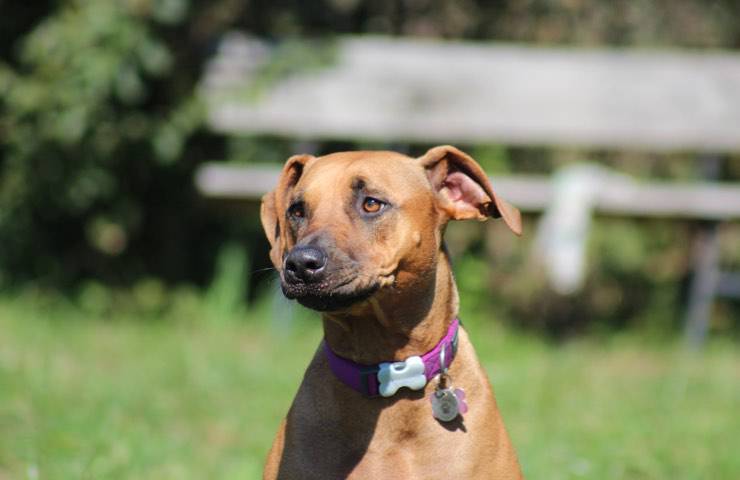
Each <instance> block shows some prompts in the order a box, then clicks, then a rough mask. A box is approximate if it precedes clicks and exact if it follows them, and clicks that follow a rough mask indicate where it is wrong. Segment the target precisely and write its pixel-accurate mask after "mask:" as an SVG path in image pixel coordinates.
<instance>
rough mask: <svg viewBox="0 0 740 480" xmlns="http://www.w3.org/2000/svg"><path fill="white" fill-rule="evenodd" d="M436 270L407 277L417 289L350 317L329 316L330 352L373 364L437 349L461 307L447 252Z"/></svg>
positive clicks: (380, 299) (383, 298)
mask: <svg viewBox="0 0 740 480" xmlns="http://www.w3.org/2000/svg"><path fill="white" fill-rule="evenodd" d="M432 270H433V272H432V273H431V274H429V275H423V276H419V277H414V276H413V275H411V278H410V279H409V278H406V280H407V281H408V282H410V283H413V284H414V286H413V288H406V289H402V290H397V289H396V290H389V291H387V292H383V294H381V295H376V296H375V297H374V298H373V299H371V300H370V301H368V302H365V303H364V304H363V305H361V306H358V307H357V308H355V309H353V310H352V311H351V312H349V313H341V314H335V313H331V314H324V315H323V316H322V320H323V324H324V337H325V339H326V342H327V344H328V345H329V347H330V348H331V349H332V350H333V351H334V352H335V353H336V354H338V355H340V356H342V357H344V358H347V359H350V360H352V361H354V362H357V363H361V364H367V365H370V364H376V363H380V362H388V361H402V360H405V359H406V358H408V357H410V356H412V355H421V354H424V353H426V352H428V351H430V350H432V349H433V348H434V347H435V346H436V344H437V343H438V342H439V340H440V339H441V338H442V337H443V336H444V335H445V332H446V331H447V327H448V326H449V324H450V322H451V321H452V319H453V318H454V317H455V316H456V315H457V308H458V296H457V288H456V286H455V282H454V279H453V276H452V269H451V267H450V262H449V260H448V257H447V255H446V253H445V252H443V251H440V253H439V258H438V261H437V263H436V269H432ZM399 275H404V273H403V272H400V273H399ZM398 280H399V281H400V280H401V278H400V277H399V279H398Z"/></svg>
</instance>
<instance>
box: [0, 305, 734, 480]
mask: <svg viewBox="0 0 740 480" xmlns="http://www.w3.org/2000/svg"><path fill="white" fill-rule="evenodd" d="M266 312H267V309H266V308H262V309H260V310H256V311H252V312H249V313H246V314H245V315H243V316H244V317H246V318H243V321H240V322H234V321H222V322H218V321H214V319H213V318H209V314H208V312H207V311H205V312H203V313H202V315H201V314H193V315H192V316H191V317H190V318H186V319H182V318H181V319H179V320H174V319H159V320H156V319H149V320H142V319H132V318H129V316H127V315H123V314H122V315H120V316H119V317H117V318H107V319H105V320H101V319H96V318H86V317H88V316H90V317H95V315H85V314H82V313H81V312H80V311H79V310H78V309H76V308H74V307H44V306H43V305H41V306H40V305H37V304H35V303H33V302H30V301H27V300H9V299H7V298H6V299H0V480H6V479H24V478H28V479H86V478H89V479H118V478H130V479H170V478H171V479H205V478H219V479H221V478H224V479H228V478H247V479H249V478H259V476H260V472H261V468H262V462H263V459H264V456H265V454H266V452H267V449H268V448H269V446H270V443H271V441H272V436H273V434H274V432H275V430H276V428H277V424H278V422H279V421H280V419H281V417H282V416H283V414H284V413H285V412H286V410H287V408H288V406H289V404H290V401H291V399H292V396H293V394H294V392H295V390H296V388H297V386H298V383H299V381H300V378H301V375H302V372H303V369H304V368H305V366H306V364H307V362H308V359H309V358H310V356H311V355H312V353H313V351H314V349H315V348H316V345H317V343H318V341H319V339H320V336H321V332H320V330H319V328H318V322H316V321H315V319H312V318H309V319H303V318H298V319H297V320H296V321H295V322H294V324H293V326H292V327H290V328H287V329H286V328H280V329H278V328H276V327H274V326H271V325H272V324H271V323H270V322H269V321H268V320H266V318H267V317H268V316H269V315H268V314H267V313H266ZM467 325H468V328H469V329H470V330H471V333H472V338H473V340H474V342H475V344H476V347H477V349H478V352H479V355H480V357H481V359H482V361H483V363H484V366H485V367H486V369H487V370H488V372H489V374H490V376H491V379H492V382H493V384H494V387H495V389H496V394H497V398H498V402H499V407H500V408H501V410H502V411H503V415H504V418H505V420H506V423H507V426H508V428H509V431H510V434H511V436H512V439H513V442H514V444H515V445H516V447H517V450H518V453H519V456H520V459H521V462H522V464H523V466H524V470H525V472H526V474H527V476H528V477H529V478H532V479H560V478H564V479H565V478H593V479H620V478H625V479H640V478H646V479H648V478H649V479H661V478H670V479H700V478H701V479H710V478H711V479H734V478H740V455H738V452H737V448H738V445H740V415H739V414H738V411H739V407H740V351H738V348H737V345H733V344H730V343H721V342H715V343H713V344H710V345H709V347H708V348H707V350H706V351H705V352H704V353H702V354H694V355H691V354H688V353H686V352H685V351H684V350H683V349H681V348H680V345H679V344H677V343H671V342H667V343H666V342H663V343H650V342H647V341H643V340H640V339H637V338H635V337H634V336H626V337H618V338H611V339H609V340H593V339H591V340H582V341H576V342H571V343H566V344H564V345H559V346H557V345H552V344H549V343H547V342H545V341H543V340H541V339H538V338H536V337H531V336H522V335H519V334H515V333H512V332H510V331H507V330H505V329H503V328H502V327H500V326H499V325H498V324H497V323H494V322H490V321H483V320H481V319H476V318H472V319H468V321H467ZM471 408H475V406H474V405H471Z"/></svg>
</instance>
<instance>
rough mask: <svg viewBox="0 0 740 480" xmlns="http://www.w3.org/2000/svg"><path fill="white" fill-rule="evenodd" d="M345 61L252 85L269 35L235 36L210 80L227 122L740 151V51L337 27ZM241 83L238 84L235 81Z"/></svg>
mask: <svg viewBox="0 0 740 480" xmlns="http://www.w3.org/2000/svg"><path fill="white" fill-rule="evenodd" d="M336 51H337V54H336V62H335V63H334V64H333V65H330V66H328V67H326V68H324V69H318V70H317V69H310V70H307V71H305V72H299V73H294V74H292V75H290V76H287V77H285V78H283V79H281V80H279V81H278V82H277V83H276V84H275V85H272V86H271V87H270V88H269V89H267V90H266V91H264V92H263V94H262V95H261V96H260V97H259V98H258V99H256V100H255V101H253V102H250V101H247V100H246V99H245V96H244V94H243V92H244V91H245V90H246V87H247V85H248V84H249V81H250V78H252V76H253V73H254V71H255V69H256V68H257V67H256V65H258V64H259V62H260V61H263V60H264V59H266V58H268V57H269V49H268V48H267V47H265V46H264V45H263V44H260V43H258V42H254V41H251V42H250V41H248V40H246V39H244V38H243V37H240V36H239V35H230V36H228V37H227V39H226V40H225V41H224V42H223V44H222V46H221V48H220V49H219V52H218V55H217V56H216V57H215V59H214V61H213V62H212V63H211V67H210V68H209V69H208V71H207V74H206V77H205V80H204V82H203V91H204V93H205V96H206V98H207V99H210V106H209V111H210V124H211V125H212V127H213V128H214V129H216V130H218V131H222V132H228V133H245V132H252V133H254V132H256V133H269V134H277V135H285V136H288V137H291V138H303V139H352V140H355V139H370V140H378V141H382V142H393V141H400V142H403V141H407V142H414V141H417V142H424V143H429V142H437V143H473V144H479V143H502V144H507V145H533V144H547V145H567V146H583V147H607V148H618V149H622V150H624V149H644V150H651V151H664V150H669V151H670V150H691V151H712V152H730V151H740V88H739V86H740V55H737V54H732V53H722V52H679V51H673V50H668V51H652V50H629V51H628V50H580V49H555V48H548V49H543V48H531V47H524V46H517V45H502V44H494V43H462V42H439V41H426V40H418V39H390V38H382V37H362V38H355V37H349V38H342V39H340V40H339V41H338V43H337V47H336ZM238 92H241V93H238Z"/></svg>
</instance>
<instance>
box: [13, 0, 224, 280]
mask: <svg viewBox="0 0 740 480" xmlns="http://www.w3.org/2000/svg"><path fill="white" fill-rule="evenodd" d="M2 3H3V5H2V7H1V8H2V11H3V18H4V20H3V22H8V21H9V20H10V19H12V18H14V17H15V15H16V12H20V13H18V15H21V13H23V12H25V13H26V15H27V16H32V17H33V20H34V22H26V25H25V27H26V28H27V30H20V31H18V30H16V31H15V32H14V33H15V38H10V39H7V40H8V44H10V45H13V48H10V49H8V50H6V51H5V52H4V57H3V58H0V90H1V91H2V96H1V97H0V98H1V100H0V102H2V103H0V108H1V110H0V131H1V132H2V137H0V142H1V143H0V244H2V246H3V248H2V249H0V272H2V275H3V277H4V280H5V282H4V283H5V284H6V285H7V284H8V283H9V282H11V281H14V282H18V281H25V280H34V281H36V282H41V283H44V284H50V285H55V286H59V285H62V286H64V285H74V284H75V283H76V282H77V281H79V280H81V279H85V278H95V279H99V280H102V281H105V282H110V283H114V284H116V283H124V284H127V283H129V282H131V281H133V280H135V279H136V278H139V277H140V276H146V275H155V276H161V277H163V278H166V279H173V280H175V279H178V280H179V279H183V278H185V279H190V280H193V279H195V280H197V279H199V278H200V279H202V278H203V273H202V272H203V271H204V270H208V267H207V265H208V264H209V263H210V261H211V257H212V256H213V253H212V249H209V248H208V247H209V246H214V245H216V244H217V243H216V242H217V241H218V238H217V236H216V235H214V234H215V233H217V232H218V231H219V227H217V225H216V224H214V222H213V221H211V220H208V215H206V214H205V213H206V212H205V211H204V209H203V207H202V205H201V204H200V201H199V200H198V198H197V195H196V194H195V193H194V191H193V188H192V187H191V184H192V181H191V178H192V173H193V169H194V167H195V166H196V165H197V164H198V163H199V162H201V161H202V160H203V159H204V158H205V157H206V155H212V154H214V153H215V154H218V151H219V148H220V147H219V145H220V141H219V140H218V139H215V138H213V137H212V136H210V135H209V134H206V133H204V131H203V130H202V119H203V111H202V108H201V105H200V103H199V102H198V99H197V97H196V96H195V95H194V87H195V85H196V84H197V81H198V79H199V77H200V73H201V70H202V64H203V62H204V60H205V58H206V55H207V53H208V48H209V45H210V43H211V42H212V40H213V38H212V37H213V35H216V34H217V33H218V32H220V31H221V29H222V28H224V26H225V25H224V24H216V25H213V26H211V27H210V28H211V31H210V33H209V32H207V31H202V30H201V31H198V32H194V31H193V28H194V25H193V23H195V19H197V18H201V17H202V16H203V15H205V14H206V13H207V12H208V11H209V10H213V9H216V8H217V7H218V5H219V4H221V3H224V2H212V5H210V6H206V2H201V3H202V4H203V5H202V6H198V5H190V3H189V2H188V1H187V0H151V1H149V0H130V1H122V2H99V1H94V0H74V1H65V2H55V3H54V4H47V5H45V6H44V7H37V8H36V9H35V10H34V8H32V7H29V6H27V5H26V4H21V2H15V3H9V2H2ZM29 11H32V12H31V13H28V12H29ZM201 23H202V21H201ZM4 26H6V25H4ZM7 26H8V28H10V29H11V31H12V28H11V26H10V25H7ZM204 257H205V258H204ZM3 277H0V280H2V279H3Z"/></svg>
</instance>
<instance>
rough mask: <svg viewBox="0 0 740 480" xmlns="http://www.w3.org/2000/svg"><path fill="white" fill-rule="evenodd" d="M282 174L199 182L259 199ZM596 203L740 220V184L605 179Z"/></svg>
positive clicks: (496, 180)
mask: <svg viewBox="0 0 740 480" xmlns="http://www.w3.org/2000/svg"><path fill="white" fill-rule="evenodd" d="M279 172H280V170H279V168H278V167H273V166H237V165H226V164H219V163H211V164H207V165H204V166H203V167H202V168H201V169H200V170H199V171H198V173H197V175H196V180H195V181H196V185H197V187H198V190H199V191H200V192H201V193H202V194H203V195H204V196H206V197H209V198H213V199H224V200H245V201H255V200H258V199H259V198H260V197H261V196H262V195H264V194H265V193H267V191H269V190H270V189H271V188H273V187H274V186H275V184H276V183H277V178H278V175H279ZM491 182H492V183H493V186H494V188H495V189H496V191H497V192H499V193H501V195H502V196H503V197H504V198H507V199H508V200H509V201H510V202H511V203H513V204H514V205H516V206H517V207H519V208H520V209H521V210H524V211H533V212H536V211H542V210H544V209H545V208H547V206H548V205H549V204H550V201H551V198H552V186H551V183H550V180H549V179H548V178H547V177H537V176H496V177H493V178H492V179H491ZM594 207H595V210H596V211H597V212H602V213H606V214H617V215H631V216H641V217H670V218H686V219H701V220H707V219H714V220H731V219H740V185H736V184H719V183H708V182H707V183H686V184H681V183H665V182H662V183H661V182H634V181H630V180H629V179H627V178H619V177H617V178H612V179H603V180H601V185H600V187H599V189H598V192H597V193H596V198H595V200H594Z"/></svg>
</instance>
